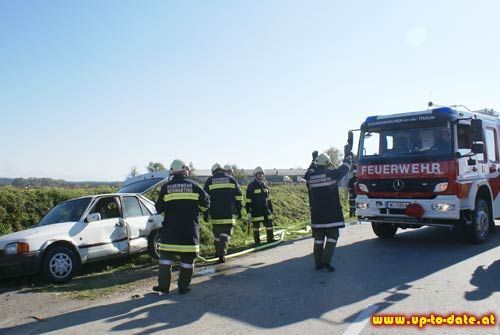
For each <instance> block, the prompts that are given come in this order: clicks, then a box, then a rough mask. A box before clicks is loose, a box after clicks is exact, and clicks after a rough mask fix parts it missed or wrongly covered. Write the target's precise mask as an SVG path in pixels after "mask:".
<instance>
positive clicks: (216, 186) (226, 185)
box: [208, 183, 236, 190]
mask: <svg viewBox="0 0 500 335" xmlns="http://www.w3.org/2000/svg"><path fill="white" fill-rule="evenodd" d="M220 188H236V185H235V184H233V183H221V184H212V185H208V189H209V190H217V189H220Z"/></svg>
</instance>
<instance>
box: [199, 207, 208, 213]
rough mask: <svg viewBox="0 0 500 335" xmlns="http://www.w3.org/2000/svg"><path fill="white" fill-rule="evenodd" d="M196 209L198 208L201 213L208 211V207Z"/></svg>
mask: <svg viewBox="0 0 500 335" xmlns="http://www.w3.org/2000/svg"><path fill="white" fill-rule="evenodd" d="M198 208H199V209H200V211H202V212H206V211H208V207H203V206H198Z"/></svg>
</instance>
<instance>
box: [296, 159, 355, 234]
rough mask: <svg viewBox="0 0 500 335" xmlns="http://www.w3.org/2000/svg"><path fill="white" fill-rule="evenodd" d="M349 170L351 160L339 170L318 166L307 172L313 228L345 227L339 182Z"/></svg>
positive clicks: (346, 161)
mask: <svg viewBox="0 0 500 335" xmlns="http://www.w3.org/2000/svg"><path fill="white" fill-rule="evenodd" d="M349 169H350V160H348V159H346V160H344V163H343V164H342V165H341V166H340V167H339V168H338V169H329V168H327V167H322V166H316V167H312V168H310V169H309V170H308V171H307V173H306V175H305V178H306V181H307V187H308V191H309V206H310V207H311V228H313V229H323V228H342V227H345V224H344V214H343V212H342V206H341V204H340V197H339V187H338V182H339V180H340V179H342V177H343V176H345V175H346V174H347V173H348V172H349Z"/></svg>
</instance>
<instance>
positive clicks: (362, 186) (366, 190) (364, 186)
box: [358, 183, 368, 193]
mask: <svg viewBox="0 0 500 335" xmlns="http://www.w3.org/2000/svg"><path fill="white" fill-rule="evenodd" d="M358 187H359V190H360V191H361V192H366V193H368V186H366V185H365V184H361V183H359V184H358Z"/></svg>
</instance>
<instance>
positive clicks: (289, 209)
mask: <svg viewBox="0 0 500 335" xmlns="http://www.w3.org/2000/svg"><path fill="white" fill-rule="evenodd" d="M270 189H271V195H272V201H273V206H274V224H275V229H276V230H278V229H286V230H287V234H286V235H285V239H286V240H291V239H297V238H301V237H304V236H311V232H310V231H306V230H305V228H306V226H307V225H309V224H310V213H309V204H308V197H307V189H306V187H305V186H303V185H299V186H291V185H279V186H271V187H270ZM243 191H245V189H243ZM56 193H57V192H56ZM75 193H80V191H77V192H75ZM64 195H65V196H67V195H68V194H66V193H64ZM49 198H50V199H52V198H57V197H49ZM47 202H48V201H44V203H47ZM346 204H347V201H346V200H343V205H344V214H347V211H346V209H347V207H345V206H346ZM345 216H346V215H345ZM346 217H347V216H346ZM243 218H246V213H245V212H244V213H243ZM346 221H348V220H346ZM0 231H1V225H0ZM261 233H262V234H265V231H264V230H262V232H261ZM201 243H202V245H201V255H202V256H203V257H205V258H211V257H213V255H214V253H215V250H214V246H213V237H212V229H211V225H210V224H209V223H205V222H202V223H201ZM252 244H253V235H252V233H251V232H250V234H247V224H246V220H238V223H237V224H236V225H235V226H234V228H233V235H232V239H231V242H230V245H229V253H235V252H238V251H242V250H244V249H247V248H248V247H250V246H251V245H252ZM236 261H237V260H236ZM157 264H158V262H157V261H156V260H152V259H151V258H150V257H149V256H148V255H147V254H141V255H135V256H132V257H129V258H121V259H115V260H112V261H107V262H105V263H104V262H102V263H93V264H87V265H84V266H83V267H82V269H80V271H79V273H78V275H77V276H76V277H75V278H73V280H71V281H70V282H68V283H66V284H62V285H53V284H47V283H45V282H43V281H41V280H40V279H38V278H32V279H23V280H22V281H21V282H20V281H19V280H12V281H6V282H4V283H1V282H0V285H2V286H6V287H15V288H24V289H27V290H29V291H31V292H45V293H53V294H58V295H62V296H63V297H65V298H69V299H85V300H88V299H98V298H104V297H107V296H110V295H113V294H132V293H131V292H132V291H133V289H135V288H139V287H141V285H142V286H143V285H145V284H146V283H145V282H146V281H148V280H149V281H151V280H152V278H154V277H156V271H157ZM198 264H200V262H198Z"/></svg>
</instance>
